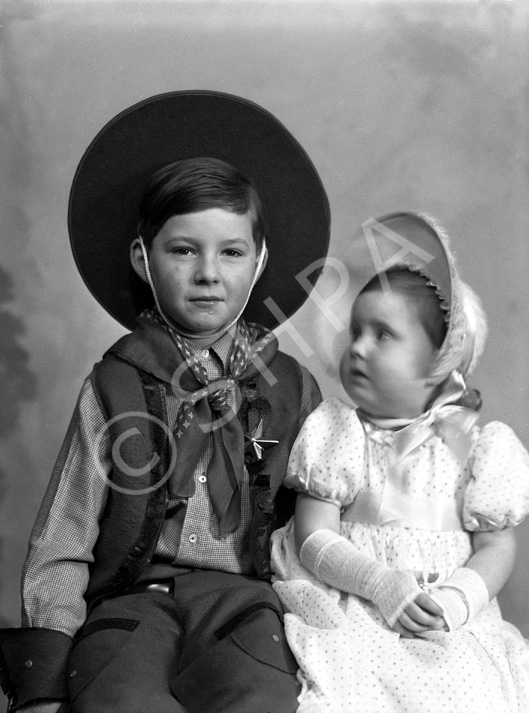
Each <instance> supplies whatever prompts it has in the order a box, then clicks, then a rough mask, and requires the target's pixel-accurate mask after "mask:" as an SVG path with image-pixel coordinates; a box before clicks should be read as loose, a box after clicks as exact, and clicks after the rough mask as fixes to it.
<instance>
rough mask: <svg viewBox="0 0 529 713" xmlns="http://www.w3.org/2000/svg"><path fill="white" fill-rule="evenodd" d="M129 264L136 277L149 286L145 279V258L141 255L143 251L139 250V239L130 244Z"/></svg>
mask: <svg viewBox="0 0 529 713" xmlns="http://www.w3.org/2000/svg"><path fill="white" fill-rule="evenodd" d="M130 262H131V265H132V268H133V270H134V272H135V273H136V275H138V277H139V278H140V279H142V280H143V281H144V282H146V283H147V284H149V280H148V279H147V272H146V270H145V257H144V255H143V250H142V248H141V242H140V239H139V238H136V239H135V240H133V241H132V243H131V244H130Z"/></svg>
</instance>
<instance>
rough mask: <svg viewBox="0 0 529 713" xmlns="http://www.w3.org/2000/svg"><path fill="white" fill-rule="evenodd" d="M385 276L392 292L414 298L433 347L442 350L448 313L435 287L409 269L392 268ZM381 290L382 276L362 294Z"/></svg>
mask: <svg viewBox="0 0 529 713" xmlns="http://www.w3.org/2000/svg"><path fill="white" fill-rule="evenodd" d="M384 274H385V276H386V277H387V279H388V283H389V287H390V289H391V290H393V291H395V292H398V293H399V294H402V295H406V296H408V297H412V298H413V300H414V302H415V303H416V305H417V309H418V313H419V319H420V321H421V324H422V326H423V328H424V330H425V332H426V334H427V335H428V337H429V339H430V341H431V343H432V344H433V346H434V347H436V348H437V349H440V348H441V345H442V343H443V341H444V338H445V336H446V331H447V325H446V321H445V314H446V312H445V311H444V310H443V308H442V307H441V300H440V298H439V296H438V295H437V292H436V291H435V287H434V286H433V285H432V284H431V283H429V282H428V281H427V280H426V278H424V277H423V276H422V275H420V274H419V273H417V272H412V271H411V270H409V269H407V268H392V269H389V270H387V271H386V272H385V273H384ZM381 289H382V283H381V280H380V276H379V275H375V277H373V278H372V279H371V280H370V281H369V282H368V283H367V285H366V286H365V287H364V288H363V289H362V291H361V293H360V294H362V293H364V292H372V291H373V290H381Z"/></svg>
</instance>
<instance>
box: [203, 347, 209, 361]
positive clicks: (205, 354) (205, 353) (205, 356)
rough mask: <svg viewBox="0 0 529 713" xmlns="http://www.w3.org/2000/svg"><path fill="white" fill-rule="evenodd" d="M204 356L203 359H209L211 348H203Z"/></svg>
mask: <svg viewBox="0 0 529 713" xmlns="http://www.w3.org/2000/svg"><path fill="white" fill-rule="evenodd" d="M202 358H203V359H209V349H203V350H202Z"/></svg>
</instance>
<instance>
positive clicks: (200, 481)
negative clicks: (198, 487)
mask: <svg viewBox="0 0 529 713" xmlns="http://www.w3.org/2000/svg"><path fill="white" fill-rule="evenodd" d="M198 482H199V483H206V482H207V478H206V476H205V475H204V474H203V473H201V475H199V476H198Z"/></svg>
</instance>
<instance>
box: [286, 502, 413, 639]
mask: <svg viewBox="0 0 529 713" xmlns="http://www.w3.org/2000/svg"><path fill="white" fill-rule="evenodd" d="M339 524H340V511H339V508H338V506H335V505H333V504H332V503H325V502H323V501H320V500H316V499H314V498H311V497H310V496H307V495H304V494H303V495H299V496H298V502H297V505H296V542H297V545H298V547H299V557H300V560H301V562H302V564H303V566H304V567H306V568H307V569H308V570H309V571H310V572H312V573H313V574H315V575H316V577H318V579H320V580H321V581H322V582H325V583H326V584H330V585H331V586H332V587H335V588H336V589H340V590H342V591H344V592H349V593H351V594H356V595H357V596H359V597H363V598H364V599H369V600H370V601H372V602H374V604H376V605H377V606H378V608H379V609H380V611H381V613H382V615H383V617H384V619H385V620H386V621H387V622H388V624H389V625H390V626H394V624H395V623H396V621H397V620H398V618H399V617H400V615H401V614H402V612H403V611H404V609H405V608H406V606H407V605H408V604H409V603H410V602H412V601H413V600H414V599H415V598H416V597H417V596H418V595H419V594H421V592H422V590H421V589H420V587H419V585H418V583H417V580H416V579H415V577H414V576H413V575H412V574H410V573H407V572H402V571H399V570H394V569H391V568H390V567H386V565H384V564H382V563H380V562H377V561H376V560H374V559H372V558H370V557H367V556H366V555H364V554H362V553H361V552H359V551H358V550H357V549H356V547H355V546H354V545H353V544H352V543H351V542H349V540H347V539H345V537H342V536H341V535H339V534H338V529H339Z"/></svg>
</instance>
